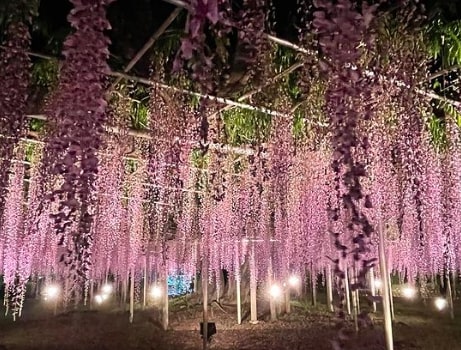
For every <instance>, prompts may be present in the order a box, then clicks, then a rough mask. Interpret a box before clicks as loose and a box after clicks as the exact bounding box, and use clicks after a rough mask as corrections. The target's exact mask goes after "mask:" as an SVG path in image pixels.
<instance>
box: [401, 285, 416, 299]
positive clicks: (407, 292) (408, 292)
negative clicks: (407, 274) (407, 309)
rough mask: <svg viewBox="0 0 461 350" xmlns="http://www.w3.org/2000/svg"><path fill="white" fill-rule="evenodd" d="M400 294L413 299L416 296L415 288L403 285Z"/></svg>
mask: <svg viewBox="0 0 461 350" xmlns="http://www.w3.org/2000/svg"><path fill="white" fill-rule="evenodd" d="M402 295H403V297H404V298H407V299H413V298H414V297H415V296H416V289H415V288H414V287H411V286H405V287H403V288H402Z"/></svg>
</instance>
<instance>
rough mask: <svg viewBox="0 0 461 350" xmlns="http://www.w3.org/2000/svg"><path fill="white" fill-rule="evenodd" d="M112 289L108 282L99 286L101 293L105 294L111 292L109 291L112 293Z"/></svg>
mask: <svg viewBox="0 0 461 350" xmlns="http://www.w3.org/2000/svg"><path fill="white" fill-rule="evenodd" d="M112 290H113V288H112V285H110V284H108V283H107V284H105V285H103V286H102V287H101V292H102V293H103V294H106V295H109V294H111V293H112Z"/></svg>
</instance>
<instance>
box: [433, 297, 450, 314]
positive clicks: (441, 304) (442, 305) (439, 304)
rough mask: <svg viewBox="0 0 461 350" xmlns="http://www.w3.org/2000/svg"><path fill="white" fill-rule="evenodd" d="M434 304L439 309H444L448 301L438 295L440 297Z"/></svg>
mask: <svg viewBox="0 0 461 350" xmlns="http://www.w3.org/2000/svg"><path fill="white" fill-rule="evenodd" d="M434 305H435V307H436V308H437V310H439V311H442V310H443V309H445V308H446V307H447V305H448V302H447V300H446V299H444V298H441V297H438V298H435V300H434Z"/></svg>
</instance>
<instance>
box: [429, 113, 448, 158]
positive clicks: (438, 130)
mask: <svg viewBox="0 0 461 350" xmlns="http://www.w3.org/2000/svg"><path fill="white" fill-rule="evenodd" d="M427 127H428V129H429V133H430V135H431V137H432V140H431V141H432V144H433V145H434V147H435V148H436V149H438V150H442V149H444V148H445V146H446V142H447V137H446V132H445V123H443V122H442V120H441V119H440V118H437V117H436V116H435V115H433V116H431V117H430V118H429V119H428V120H427Z"/></svg>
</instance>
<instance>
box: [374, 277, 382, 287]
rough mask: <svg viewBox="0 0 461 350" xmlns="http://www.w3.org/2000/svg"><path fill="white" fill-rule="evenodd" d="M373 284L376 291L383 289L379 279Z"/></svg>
mask: <svg viewBox="0 0 461 350" xmlns="http://www.w3.org/2000/svg"><path fill="white" fill-rule="evenodd" d="M373 284H374V285H375V288H376V289H381V288H382V287H383V282H382V281H381V280H380V279H379V278H377V279H375V280H374V281H373Z"/></svg>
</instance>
